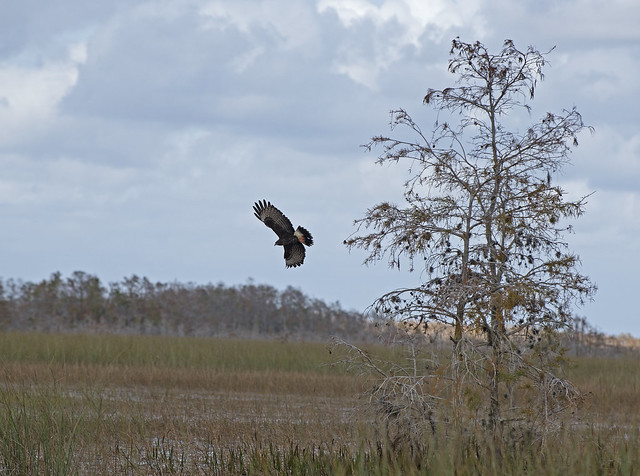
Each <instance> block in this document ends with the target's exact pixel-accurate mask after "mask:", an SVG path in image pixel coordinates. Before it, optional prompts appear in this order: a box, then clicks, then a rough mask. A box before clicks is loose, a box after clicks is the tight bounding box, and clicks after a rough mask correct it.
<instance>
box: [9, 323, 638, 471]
mask: <svg viewBox="0 0 640 476" xmlns="http://www.w3.org/2000/svg"><path fill="white" fill-rule="evenodd" d="M336 360H337V357H336V355H335V354H330V353H329V350H328V347H327V346H326V345H323V344H311V343H292V342H287V343H284V342H262V341H243V340H217V339H195V338H178V337H142V336H109V335H103V336H96V335H90V336H85V335H55V334H19V333H0V474H11V475H13V474H16V475H18V474H25V475H27V474H29V475H31V474H51V475H54V474H58V475H68V474H158V475H160V474H189V475H191V474H203V475H204V474H218V475H234V474H238V475H239V474H314V475H315V474H327V475H341V474H525V473H526V474H562V475H563V476H566V475H567V474H640V442H639V438H640V433H639V430H638V423H639V422H638V415H640V360H638V359H635V358H631V357H625V358H618V359H613V358H611V359H604V358H589V359H586V358H583V359H576V360H574V361H573V362H572V363H571V365H570V366H569V368H568V369H567V372H568V373H569V376H570V377H571V378H572V379H573V381H574V382H575V383H576V384H577V385H578V386H579V387H580V388H581V389H582V390H583V391H585V392H588V393H589V398H588V399H587V401H586V403H585V405H584V407H583V408H582V409H581V410H580V412H579V414H576V415H574V416H573V420H572V421H569V422H568V423H566V424H565V425H564V426H563V428H561V429H560V430H559V431H558V432H557V433H556V434H553V435H552V436H550V437H549V438H548V439H547V440H545V442H543V443H541V444H538V445H520V446H517V445H515V446H513V447H504V446H502V447H501V446H497V445H495V444H490V443H489V442H486V441H482V440H481V436H480V435H478V434H474V433H472V432H465V433H460V432H457V433H456V432H452V431H449V430H448V429H446V428H439V429H438V430H437V432H436V434H435V435H434V436H433V439H432V441H429V442H428V444H427V451H425V453H424V454H420V455H408V454H407V455H403V456H398V455H391V454H390V453H388V452H387V451H386V448H385V447H384V445H379V444H378V442H377V440H376V438H375V425H374V423H373V421H372V418H371V417H370V416H369V415H368V414H367V412H366V411H364V408H365V405H364V403H365V402H364V401H363V399H361V398H359V397H358V395H359V394H360V392H361V391H362V388H361V387H362V382H360V381H358V380H356V379H355V378H354V377H353V376H351V375H348V374H346V373H345V372H344V370H343V369H342V368H341V367H340V366H338V365H334V363H335V361H336Z"/></svg>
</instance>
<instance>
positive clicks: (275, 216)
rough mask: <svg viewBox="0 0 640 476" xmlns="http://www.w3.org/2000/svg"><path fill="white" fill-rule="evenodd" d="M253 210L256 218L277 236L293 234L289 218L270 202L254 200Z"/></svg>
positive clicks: (282, 236)
mask: <svg viewBox="0 0 640 476" xmlns="http://www.w3.org/2000/svg"><path fill="white" fill-rule="evenodd" d="M253 211H254V215H255V216H256V217H257V218H258V220H260V221H261V222H263V223H264V224H265V225H267V226H268V227H269V228H271V229H272V230H273V231H275V232H276V235H278V237H279V238H285V237H289V236H291V235H293V232H294V230H293V225H292V224H291V222H290V221H289V219H288V218H287V217H286V216H285V215H284V213H282V212H281V211H280V210H278V209H277V208H276V207H274V206H273V205H271V203H270V202H267V201H266V200H261V201H258V202H256V203H255V204H254V205H253Z"/></svg>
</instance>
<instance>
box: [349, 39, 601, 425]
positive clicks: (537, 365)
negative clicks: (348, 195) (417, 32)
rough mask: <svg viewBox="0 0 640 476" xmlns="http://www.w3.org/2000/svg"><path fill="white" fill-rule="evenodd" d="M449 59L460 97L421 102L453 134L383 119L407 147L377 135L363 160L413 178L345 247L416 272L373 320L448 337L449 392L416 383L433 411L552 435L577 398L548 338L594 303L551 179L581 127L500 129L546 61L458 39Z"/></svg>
mask: <svg viewBox="0 0 640 476" xmlns="http://www.w3.org/2000/svg"><path fill="white" fill-rule="evenodd" d="M450 54H451V60H450V61H449V71H450V72H451V73H453V74H454V75H456V76H457V77H458V81H457V83H456V85H455V86H454V87H451V88H446V89H443V90H435V89H429V90H428V92H427V94H426V96H425V97H424V103H425V104H426V105H428V106H431V107H433V108H435V109H436V110H438V111H439V113H438V118H439V120H441V119H442V116H445V115H447V113H449V114H448V117H450V118H451V119H455V120H457V123H456V124H455V125H454V124H451V123H450V122H436V123H435V125H434V128H433V131H432V132H431V133H430V134H425V133H424V132H423V130H422V129H421V128H420V126H419V125H418V124H417V123H416V122H414V120H413V119H412V118H411V117H410V115H409V114H408V113H407V112H406V111H404V110H401V109H400V110H395V111H392V113H391V114H392V119H391V126H392V130H394V131H396V132H398V131H400V132H402V137H408V139H404V138H392V137H386V136H377V137H374V138H373V139H372V140H371V142H370V143H369V144H367V146H366V147H367V148H368V149H369V150H371V149H372V148H374V147H376V146H379V147H382V153H381V155H380V156H379V157H378V159H377V163H379V164H388V163H400V162H404V163H406V165H408V167H409V178H408V179H407V180H406V182H405V183H404V187H405V193H404V198H405V200H406V203H404V204H403V205H402V206H400V205H395V204H391V203H380V204H378V205H376V206H374V207H373V208H371V209H369V210H367V212H366V214H365V216H364V218H361V219H358V220H356V221H355V224H356V226H357V231H356V232H355V233H354V235H352V236H351V237H349V238H348V239H347V240H345V244H346V245H347V246H348V247H349V248H350V249H351V248H362V249H364V250H365V251H366V252H367V253H368V256H367V258H366V260H365V263H372V262H376V261H380V260H388V263H389V265H390V266H391V267H392V268H394V267H396V268H400V264H401V261H404V262H405V264H408V266H409V268H410V269H411V270H412V271H414V270H415V271H420V282H419V283H418V284H417V285H416V286H415V287H412V288H405V289H397V290H393V291H391V292H388V293H386V294H384V295H383V296H381V297H380V298H379V299H378V300H377V301H376V302H375V303H374V305H373V308H374V310H375V311H376V312H378V313H380V314H384V315H387V316H389V317H390V318H393V319H396V320H401V321H404V322H405V323H407V322H411V323H414V324H416V325H417V324H423V325H424V324H427V325H429V324H430V323H442V324H446V325H448V326H451V329H452V330H453V332H452V336H451V340H452V341H453V353H452V358H451V360H450V361H449V362H448V364H447V372H446V374H447V375H448V378H449V379H450V382H451V385H449V386H448V387H447V392H448V393H447V394H446V395H444V394H443V390H442V389H443V387H442V385H439V384H438V382H439V381H440V380H441V379H442V376H443V375H444V374H445V372H444V366H442V365H441V366H440V368H439V369H436V371H435V372H429V374H428V375H427V374H420V375H417V374H416V375H417V377H416V378H419V379H420V382H421V385H423V386H424V388H425V392H427V394H429V396H430V397H431V398H432V400H431V401H432V402H435V403H434V404H436V405H443V404H445V403H444V402H446V404H447V405H450V407H449V410H451V409H453V410H454V412H453V415H460V414H461V413H460V412H461V411H462V410H464V409H465V408H466V409H470V408H471V407H473V410H474V411H475V412H476V414H477V412H478V411H479V410H478V409H480V410H481V411H484V416H485V421H487V423H488V426H489V428H491V429H496V428H497V426H498V425H499V424H500V423H502V422H504V421H507V420H510V419H522V418H523V417H524V418H525V419H527V420H529V421H531V420H537V421H541V422H548V421H549V420H550V419H551V417H552V416H553V414H554V413H555V412H556V411H558V410H560V409H562V408H564V405H565V404H566V403H567V402H570V401H571V400H572V398H573V397H575V396H576V395H577V392H576V390H575V389H574V388H573V387H572V386H571V384H570V383H569V382H567V381H566V380H564V379H562V378H560V377H558V375H557V373H556V369H557V364H558V360H559V357H560V356H561V354H562V350H561V349H560V348H559V347H558V345H557V343H556V341H555V339H554V337H555V336H556V335H557V331H558V330H559V329H562V328H563V327H565V326H567V325H568V323H569V317H570V315H571V312H572V306H573V305H574V304H576V303H581V302H583V301H584V300H585V299H589V298H590V297H591V296H592V294H593V293H594V292H595V286H594V285H593V284H592V283H591V282H590V281H589V279H588V278H587V277H585V276H583V275H581V274H580V272H579V270H578V267H579V258H578V256H576V255H575V254H574V253H572V252H570V250H569V248H568V245H567V243H566V242H565V241H564V236H565V235H566V233H568V232H570V231H571V225H570V224H566V220H565V219H574V218H577V217H579V216H580V215H582V214H583V212H584V208H585V204H586V198H587V197H583V198H580V199H578V200H567V199H566V197H565V192H564V191H563V190H562V189H561V188H560V187H559V186H558V185H556V184H554V183H553V181H552V177H553V176H554V174H556V173H557V172H558V171H559V170H560V169H561V168H562V166H563V165H565V164H567V163H568V162H569V159H568V155H569V153H570V151H571V148H572V147H573V146H577V144H578V141H577V135H578V134H579V133H580V132H581V131H583V130H584V129H585V128H586V129H590V128H589V127H588V126H585V125H584V123H583V121H582V117H581V116H580V114H579V113H578V112H577V111H576V109H575V108H573V109H571V110H563V111H562V112H561V113H559V114H555V113H547V114H546V115H544V117H543V118H542V119H541V120H540V121H539V122H537V123H534V124H533V125H531V126H529V127H528V128H527V129H526V130H524V131H517V130H512V129H510V128H509V127H508V125H507V124H506V120H507V118H510V117H511V116H512V115H513V114H515V113H516V112H517V110H518V109H521V110H524V111H525V112H527V113H529V114H530V106H529V102H530V101H531V100H532V99H533V98H534V92H535V89H536V86H537V83H538V81H540V80H541V79H542V78H543V74H542V70H543V66H544V65H545V56H546V53H545V54H543V53H540V52H539V51H537V50H536V49H534V48H532V47H529V48H528V49H527V50H526V51H519V50H518V49H517V48H516V47H515V46H514V44H513V42H512V41H510V40H507V41H505V42H504V45H503V48H502V50H501V51H500V52H499V53H498V54H490V53H489V52H488V51H487V49H486V48H485V46H484V45H482V44H481V43H479V42H476V43H473V44H468V43H464V42H462V41H460V40H459V39H456V40H454V41H453V43H452V48H451V52H450ZM398 135H399V134H398ZM413 365H414V368H417V367H416V366H415V362H414V364H413ZM380 388H381V387H380ZM412 398H415V396H413V397H412Z"/></svg>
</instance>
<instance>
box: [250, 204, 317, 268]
mask: <svg viewBox="0 0 640 476" xmlns="http://www.w3.org/2000/svg"><path fill="white" fill-rule="evenodd" d="M253 212H254V215H255V216H256V218H257V219H258V220H260V221H261V222H263V223H264V224H265V225H267V226H268V227H269V228H271V229H272V230H273V231H274V232H275V233H276V235H278V241H276V243H275V244H276V245H280V246H283V247H284V262H285V265H286V266H287V268H295V267H296V266H300V265H301V264H302V263H304V257H305V250H304V245H306V246H311V245H313V237H312V236H311V233H309V232H308V231H307V230H306V229H305V228H302V227H301V226H299V227H298V228H296V229H295V230H294V229H293V225H292V224H291V222H290V221H289V219H288V218H287V217H286V216H285V215H284V214H283V213H282V212H281V211H280V210H278V209H277V208H276V207H274V206H273V205H271V203H270V202H267V201H266V200H261V201H258V202H256V203H255V204H254V205H253Z"/></svg>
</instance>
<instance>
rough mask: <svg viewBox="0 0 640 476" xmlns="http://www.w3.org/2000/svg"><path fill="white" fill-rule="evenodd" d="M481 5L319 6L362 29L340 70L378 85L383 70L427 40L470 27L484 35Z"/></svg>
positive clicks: (363, 0) (344, 51)
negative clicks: (480, 11) (480, 12)
mask: <svg viewBox="0 0 640 476" xmlns="http://www.w3.org/2000/svg"><path fill="white" fill-rule="evenodd" d="M480 6H481V1H480V0H474V1H465V2H446V1H439V0H438V1H430V2H424V1H421V0H385V1H384V2H382V3H381V4H380V5H379V6H378V5H374V4H373V3H372V2H370V1H368V0H346V1H345V0H320V1H319V2H318V11H319V12H320V13H327V12H334V13H335V14H336V15H337V17H338V19H339V20H340V22H341V23H342V25H343V26H344V27H345V28H346V29H351V30H355V31H358V41H359V43H356V44H354V43H349V44H346V45H344V46H343V47H342V48H341V49H340V51H339V58H338V59H337V60H336V62H335V68H336V71H338V72H339V73H341V74H345V75H347V76H348V77H349V78H351V79H352V80H353V81H355V82H357V83H359V84H362V85H364V86H366V87H368V88H370V89H376V88H377V87H378V77H379V75H380V74H381V73H383V72H384V71H385V70H387V69H390V68H392V67H393V65H394V64H395V63H397V62H398V61H400V60H402V58H404V57H405V56H407V55H409V54H410V53H409V52H410V51H414V52H418V53H419V52H420V51H421V50H422V49H423V48H424V47H426V45H427V44H428V43H440V42H441V41H442V40H443V38H444V37H445V35H446V34H447V33H449V32H450V31H452V30H455V29H460V28H465V27H470V28H471V29H472V30H473V31H474V32H475V33H477V34H481V33H482V31H483V30H484V25H483V21H482V18H481V17H480V16H479V15H478V12H479V8H480ZM454 36H455V35H454ZM448 39H449V38H447V40H448ZM363 42H364V43H363ZM371 48H372V49H373V51H372V52H371V51H369V49H371Z"/></svg>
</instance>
